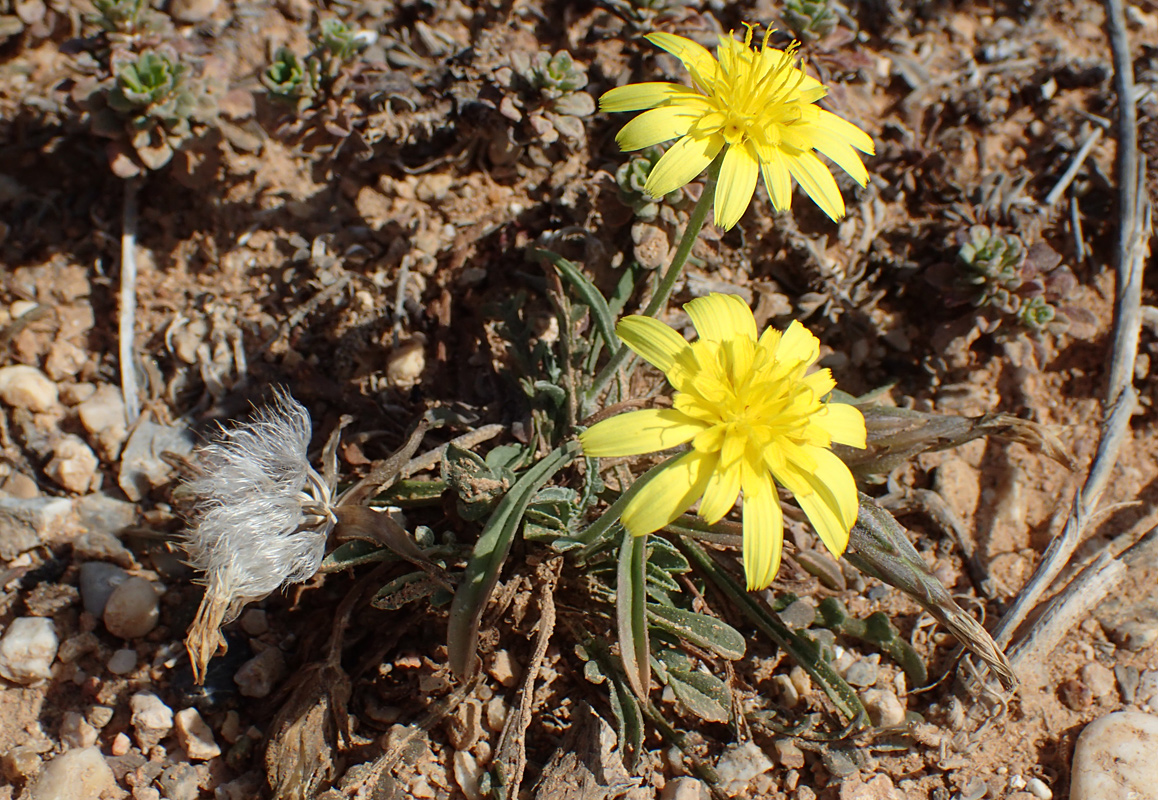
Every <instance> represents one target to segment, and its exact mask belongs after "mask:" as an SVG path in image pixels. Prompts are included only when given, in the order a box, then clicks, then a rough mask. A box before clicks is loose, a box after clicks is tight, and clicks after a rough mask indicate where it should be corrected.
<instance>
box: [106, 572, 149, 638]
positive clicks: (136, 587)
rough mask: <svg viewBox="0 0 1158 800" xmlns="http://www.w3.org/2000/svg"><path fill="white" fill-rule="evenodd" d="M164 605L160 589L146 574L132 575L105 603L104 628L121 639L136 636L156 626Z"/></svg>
mask: <svg viewBox="0 0 1158 800" xmlns="http://www.w3.org/2000/svg"><path fill="white" fill-rule="evenodd" d="M160 615H161V609H160V603H159V601H158V598H157V590H156V589H154V588H153V584H151V583H149V582H148V581H147V580H145V579H144V578H137V577H131V578H129V579H127V580H126V581H125V582H124V583H122V584H121V585H120V586H118V587H117V588H116V589H114V590H113V593H112V594H111V595H109V600H108V603H106V604H105V613H104V617H103V618H104V622H105V629H106V630H107V631H108V632H109V633H111V634H112V635H113V636H120V637H121V638H122V639H137V638H140V637H141V636H144V635H146V634H147V633H149V632H150V631H151V630H153V628H155V627H157V620H158V619H159V618H160Z"/></svg>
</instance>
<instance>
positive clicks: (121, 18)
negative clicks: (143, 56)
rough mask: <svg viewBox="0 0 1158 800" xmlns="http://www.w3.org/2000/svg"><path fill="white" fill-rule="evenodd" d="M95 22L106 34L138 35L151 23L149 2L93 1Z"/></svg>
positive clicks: (136, 0)
mask: <svg viewBox="0 0 1158 800" xmlns="http://www.w3.org/2000/svg"><path fill="white" fill-rule="evenodd" d="M93 6H94V7H95V8H96V12H97V13H96V14H95V15H94V16H93V17H92V20H93V22H95V23H96V24H97V25H98V26H100V28H101V30H103V31H105V32H106V33H125V34H131V33H137V32H138V31H140V30H141V28H142V27H147V23H149V22H150V21H151V19H150V12H151V9H150V8H149V3H148V0H93Z"/></svg>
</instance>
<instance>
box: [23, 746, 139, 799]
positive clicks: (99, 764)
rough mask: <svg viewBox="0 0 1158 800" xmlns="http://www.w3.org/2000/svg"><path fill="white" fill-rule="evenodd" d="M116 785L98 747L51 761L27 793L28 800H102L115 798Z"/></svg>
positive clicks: (78, 751) (76, 751) (70, 753)
mask: <svg viewBox="0 0 1158 800" xmlns="http://www.w3.org/2000/svg"><path fill="white" fill-rule="evenodd" d="M116 790H117V782H116V779H115V778H114V776H113V771H112V770H111V769H109V765H108V764H107V763H105V757H104V756H103V755H101V751H100V750H98V749H97V748H95V747H85V748H82V749H80V750H69V751H68V752H66V753H63V754H61V755H59V756H57V757H56V758H54V759H52V760H51V761H49V762H48V763H47V764H46V765H45V766H44V771H43V772H41V773H40V777H39V778H38V779H37V780H36V783H34V784H33V785H32V788H31V789H30V790H29V792H28V795H27V797H28V800H99V798H101V797H102V796H104V795H105V794H106V793H107V794H108V796H110V797H111V796H113V794H114V793H115V792H116Z"/></svg>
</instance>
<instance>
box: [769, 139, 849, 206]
mask: <svg viewBox="0 0 1158 800" xmlns="http://www.w3.org/2000/svg"><path fill="white" fill-rule="evenodd" d="M784 159H785V161H786V162H787V163H788V171H789V172H791V173H792V177H793V178H795V179H796V182H797V183H799V184H800V188H802V189H804V191H805V192H806V193H807V194H808V196H809V197H811V198H812V200H813V202H815V203H816V204H817V205H818V206H820V210H821V211H823V212H824V213H825V214H827V215H828V216H829V218H830V219H832V220H833V221H834V222H835V221H837V220H839V219H840V218H841V217H843V216H844V198H843V197H841V194H840V189H838V188H837V186H836V180H834V179H833V177H832V173H831V172H829V171H828V169H826V168H825V166H824V164H822V163H821V162H820V159H819V158H817V157H816V155H815V154H814V153H785V154H784Z"/></svg>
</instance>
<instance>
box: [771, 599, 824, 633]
mask: <svg viewBox="0 0 1158 800" xmlns="http://www.w3.org/2000/svg"><path fill="white" fill-rule="evenodd" d="M778 616H779V617H780V621H781V622H783V623H784V624H785V625H787V626H789V627H790V628H796V629H798V630H799V629H801V628H807V627H808V626H809V625H811V624H812V623H813V622H815V621H816V606H814V605H813V604H812V603H810V602H809V601H808V600H806V599H805V598H803V597H802V598H800V599H799V600H797V601H796V602H794V603H792V604H790V605H789V606H788V607H787V608H785V609H784V610H783V611H781V612H780V614H779V615H778Z"/></svg>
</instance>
